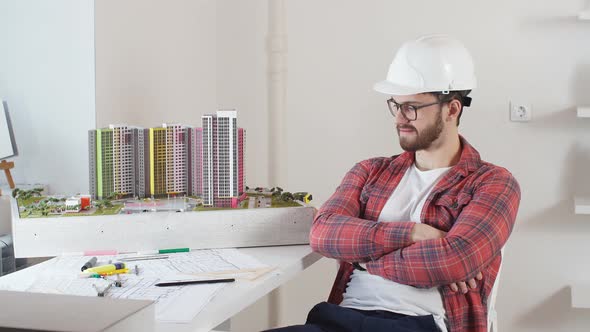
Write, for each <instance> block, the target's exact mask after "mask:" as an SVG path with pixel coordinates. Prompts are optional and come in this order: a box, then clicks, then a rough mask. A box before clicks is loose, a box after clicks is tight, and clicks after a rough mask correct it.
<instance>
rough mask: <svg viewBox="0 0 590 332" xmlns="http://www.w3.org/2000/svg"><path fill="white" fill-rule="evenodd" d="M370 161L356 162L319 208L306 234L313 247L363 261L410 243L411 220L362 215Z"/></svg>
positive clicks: (348, 259) (350, 260) (334, 255)
mask: <svg viewBox="0 0 590 332" xmlns="http://www.w3.org/2000/svg"><path fill="white" fill-rule="evenodd" d="M371 162H372V161H371V159H369V160H365V161H363V162H360V163H358V164H356V165H355V166H354V167H353V168H352V169H351V170H350V171H349V172H348V173H347V174H346V176H345V177H344V179H343V180H342V183H341V184H340V186H339V187H338V188H337V189H336V192H335V193H334V194H333V195H332V197H330V198H329V199H328V200H327V201H326V202H325V203H324V205H322V207H321V208H320V210H319V211H318V214H317V215H316V217H315V220H314V223H313V225H312V228H311V232H310V236H309V241H310V245H311V247H312V249H313V250H314V251H316V252H319V253H320V254H322V255H323V256H326V257H330V258H335V259H338V260H341V261H346V262H366V261H370V260H375V259H377V258H379V257H381V256H383V255H384V254H387V253H390V252H392V251H394V250H397V249H399V248H403V247H406V246H408V245H410V244H412V239H411V232H412V228H413V227H414V223H413V222H410V221H408V222H395V223H378V222H375V221H373V220H366V219H363V214H364V208H365V206H364V205H365V204H364V203H363V202H362V199H361V194H362V190H363V187H364V185H365V183H366V182H367V179H368V177H369V171H370V168H371Z"/></svg>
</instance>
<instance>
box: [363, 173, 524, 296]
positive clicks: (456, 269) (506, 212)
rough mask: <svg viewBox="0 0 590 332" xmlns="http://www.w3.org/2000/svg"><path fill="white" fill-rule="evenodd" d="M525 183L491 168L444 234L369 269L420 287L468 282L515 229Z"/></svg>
mask: <svg viewBox="0 0 590 332" xmlns="http://www.w3.org/2000/svg"><path fill="white" fill-rule="evenodd" d="M519 202H520V188H519V186H518V183H517V182H516V180H515V179H514V178H513V177H512V175H511V174H510V173H509V172H508V171H506V170H505V169H501V168H497V169H495V170H492V171H490V172H489V173H488V175H487V176H485V178H484V179H483V180H482V182H481V183H480V184H479V185H478V186H477V188H476V189H475V191H474V194H473V197H472V200H471V201H470V202H469V203H468V204H467V205H466V206H465V207H464V208H463V210H462V211H461V213H460V214H459V215H458V217H457V219H456V220H455V223H454V225H453V226H452V227H451V229H450V231H449V232H448V233H447V235H446V237H445V238H442V239H433V240H425V241H418V242H416V243H414V244H412V245H410V246H408V247H406V248H403V249H400V250H396V251H394V252H391V253H389V254H387V255H385V256H383V257H381V258H379V259H377V260H375V261H373V262H370V263H367V270H368V271H369V273H372V274H377V275H380V276H382V277H384V278H387V279H390V280H393V281H395V282H398V283H401V284H405V285H411V286H415V287H436V286H441V285H448V284H450V283H453V282H457V281H464V280H468V279H471V278H473V277H475V275H476V274H477V273H478V272H479V271H480V270H481V269H482V268H483V267H485V266H487V265H488V264H489V263H490V262H491V261H492V259H493V258H494V257H495V256H496V255H498V254H499V252H500V249H501V248H502V247H503V246H504V244H505V243H506V241H507V240H508V236H509V235H510V233H511V232H512V228H513V226H514V221H515V219H516V213H517V211H518V205H519Z"/></svg>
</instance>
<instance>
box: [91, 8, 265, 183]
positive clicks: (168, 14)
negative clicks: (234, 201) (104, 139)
mask: <svg viewBox="0 0 590 332" xmlns="http://www.w3.org/2000/svg"><path fill="white" fill-rule="evenodd" d="M265 34H266V2H265V1H261V0H258V1H249V2H242V1H229V0H219V1H215V0H198V1H194V0H175V1H152V2H146V1H142V0H127V1H116V0H102V1H98V2H97V3H96V110H97V111H96V113H97V125H98V127H104V126H107V125H109V124H111V123H126V124H130V125H139V126H144V127H154V126H159V125H160V124H162V123H163V122H177V123H182V124H186V125H194V126H199V127H200V126H201V116H202V115H203V114H207V113H215V111H216V110H217V109H218V108H237V109H238V126H239V127H242V128H246V130H247V132H246V144H247V147H246V149H247V151H246V152H247V158H246V183H247V185H249V186H258V185H263V184H265V183H266V182H267V181H268V176H267V174H268V172H267V169H268V168H267V163H268V161H267V160H268V146H267V143H266V140H267V136H268V134H267V131H266V125H267V120H266V118H267V116H266V90H265V89H266V61H265Z"/></svg>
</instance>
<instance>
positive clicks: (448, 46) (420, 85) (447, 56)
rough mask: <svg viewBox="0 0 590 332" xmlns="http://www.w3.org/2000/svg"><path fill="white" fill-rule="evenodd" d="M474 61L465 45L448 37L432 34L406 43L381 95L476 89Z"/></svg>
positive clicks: (379, 88)
mask: <svg viewBox="0 0 590 332" xmlns="http://www.w3.org/2000/svg"><path fill="white" fill-rule="evenodd" d="M473 67H474V66H473V59H472V58H471V54H469V51H468V50H467V49H466V48H465V46H463V44H462V43H461V42H460V41H458V40H456V39H454V38H452V37H450V36H447V35H428V36H423V37H420V38H418V39H416V40H413V41H410V42H406V43H405V44H403V45H402V47H401V48H400V49H399V50H398V51H397V53H396V55H395V58H394V59H393V62H392V63H391V65H390V66H389V71H388V73H387V79H386V80H385V81H381V82H379V83H377V84H375V86H374V89H375V90H376V91H377V92H381V93H385V94H388V95H394V96H407V95H413V94H419V93H424V92H436V91H443V92H448V91H461V90H472V89H474V88H475V87H476V80H475V73H474V69H473Z"/></svg>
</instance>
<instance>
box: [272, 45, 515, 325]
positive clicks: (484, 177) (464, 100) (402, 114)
mask: <svg viewBox="0 0 590 332" xmlns="http://www.w3.org/2000/svg"><path fill="white" fill-rule="evenodd" d="M475 86H476V80H475V75H474V70H473V61H472V59H471V55H470V54H469V52H468V51H467V49H465V47H464V46H463V45H462V44H461V43H460V42H459V41H457V40H455V39H453V38H450V37H448V36H443V35H433V36H425V37H421V38H419V39H417V40H414V41H411V42H407V43H405V44H404V45H403V46H402V47H401V48H400V49H399V50H398V52H397V54H396V56H395V58H394V60H393V62H392V64H391V66H390V67H389V72H388V75H387V79H386V80H385V81H383V82H380V83H377V84H376V85H375V90H377V91H378V92H381V93H384V94H386V95H388V96H389V99H388V100H387V105H388V107H389V109H390V111H391V113H392V115H393V117H394V119H395V125H396V130H397V133H398V136H399V142H400V145H401V147H402V148H403V149H404V150H405V152H404V153H402V154H400V155H397V156H393V157H390V158H373V159H369V160H365V161H362V162H360V163H358V164H356V165H355V166H354V167H353V168H352V169H351V170H350V171H349V172H348V173H347V174H346V176H345V177H344V179H343V181H342V183H341V184H340V186H339V187H338V188H337V189H336V192H335V193H334V194H333V195H332V197H331V198H330V199H328V201H327V202H326V203H325V204H324V205H323V206H322V207H321V209H320V210H319V211H318V214H317V216H316V218H315V221H314V224H313V227H312V230H311V234H310V243H311V246H312V248H313V249H314V250H315V251H317V252H319V253H321V254H322V255H324V256H326V257H330V258H335V259H338V260H339V261H340V262H341V263H340V270H339V272H338V275H337V277H336V281H335V283H334V287H333V289H332V292H331V294H330V297H329V299H328V303H325V302H324V303H320V304H318V305H316V306H315V307H314V308H313V309H312V310H311V312H310V313H309V316H308V319H307V323H306V324H305V325H300V326H293V327H287V328H282V329H277V330H276V331H318V332H319V331H371V332H379V331H388V332H396V331H452V332H461V331H476V332H485V331H487V301H488V297H489V295H490V293H491V290H492V286H493V285H494V281H495V279H496V276H497V274H498V269H499V267H500V263H501V260H502V257H501V249H502V247H503V246H504V244H505V243H506V241H507V240H508V236H509V235H510V233H511V231H512V228H513V225H514V221H515V218H516V214H517V210H518V205H519V202H520V189H519V186H518V183H517V182H516V180H515V179H514V177H513V176H512V175H511V174H510V172H508V171H507V170H506V169H504V168H501V167H498V166H495V165H492V164H490V163H487V162H485V161H483V160H481V159H480V156H479V153H478V152H477V151H476V150H475V149H474V148H473V147H472V146H471V145H470V144H469V143H468V142H467V140H465V139H464V138H463V137H462V136H460V135H459V133H458V125H459V119H460V117H461V113H462V111H463V107H464V106H469V105H470V103H471V98H470V97H467V95H468V94H469V92H470V91H471V90H472V89H473V88H475Z"/></svg>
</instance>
